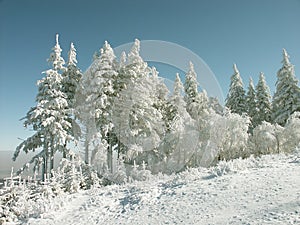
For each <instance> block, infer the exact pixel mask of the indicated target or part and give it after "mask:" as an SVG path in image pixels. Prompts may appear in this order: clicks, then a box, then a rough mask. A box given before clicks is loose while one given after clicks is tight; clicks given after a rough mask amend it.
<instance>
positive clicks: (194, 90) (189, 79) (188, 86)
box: [184, 62, 208, 121]
mask: <svg viewBox="0 0 300 225" xmlns="http://www.w3.org/2000/svg"><path fill="white" fill-rule="evenodd" d="M184 91H185V97H184V99H185V102H186V109H187V112H188V113H189V114H190V115H191V117H192V118H193V119H195V120H196V121H200V120H202V119H203V118H204V117H205V116H206V115H207V114H208V97H207V94H206V92H205V91H203V92H200V93H199V92H198V82H197V74H196V72H195V69H194V65H193V63H192V62H190V65H189V70H188V72H187V73H186V78H185V83H184Z"/></svg>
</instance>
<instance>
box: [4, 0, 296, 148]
mask: <svg viewBox="0 0 300 225" xmlns="http://www.w3.org/2000/svg"><path fill="white" fill-rule="evenodd" d="M299 22H300V0H252V1H246V0H226V1H224V0H199V1H196V0H195V1H188V0H186V1H177V0H175V1H174V0H173V1H172V0H165V1H162V0H159V1H158V0H151V1H149V0H147V1H146V0H127V1H121V0H119V1H116V0H100V1H89V0H82V1H79V0H64V1H62V0H43V1H41V0H0V150H14V149H15V147H16V146H17V145H18V143H19V142H20V141H19V140H17V138H18V137H20V138H26V137H27V136H28V135H30V133H29V132H28V131H25V130H24V129H23V127H22V122H20V121H19V119H20V118H21V117H23V116H24V115H25V114H26V112H27V111H28V109H29V108H30V107H31V106H34V100H35V96H36V93H37V87H36V85H35V84H36V81H37V80H38V79H40V78H41V77H42V75H41V72H42V71H44V70H46V69H48V68H49V66H48V64H47V62H46V59H47V58H48V56H49V54H50V51H51V48H52V47H53V45H54V42H55V34H56V33H59V34H60V44H61V47H62V48H63V51H64V52H63V56H65V57H66V55H67V51H68V49H69V45H70V42H71V41H72V42H74V44H75V46H76V48H77V52H78V61H79V63H78V65H79V67H80V68H81V69H82V70H83V71H84V70H85V69H86V68H87V67H88V66H89V64H90V63H91V59H92V55H93V53H94V52H95V51H97V50H98V49H99V48H100V47H101V46H102V44H103V42H104V41H105V40H108V41H109V42H110V43H111V45H112V46H113V47H116V46H118V45H121V44H124V43H128V42H132V41H133V40H134V38H139V39H140V40H163V41H169V42H174V43H177V44H179V45H182V46H184V47H187V48H188V49H190V50H192V51H193V52H195V53H196V54H198V55H199V56H200V57H201V58H202V59H203V60H204V61H205V62H206V63H207V64H208V66H209V67H210V68H211V70H212V71H213V72H214V74H215V75H216V77H217V79H218V80H219V82H220V84H221V86H222V89H223V90H224V93H225V94H226V93H227V90H228V86H229V79H230V76H231V74H232V73H233V72H232V64H233V63H236V64H237V65H238V68H239V70H240V72H241V75H242V78H243V80H244V84H245V86H247V83H248V79H249V76H252V77H253V78H254V82H255V83H256V82H257V77H258V74H259V72H260V71H263V72H264V73H265V75H266V80H267V82H268V84H269V86H270V88H271V90H272V91H274V85H275V81H276V72H277V70H278V69H279V68H280V67H281V63H280V62H281V58H282V53H281V52H282V48H286V49H287V51H288V53H289V54H290V56H291V58H290V59H291V62H292V63H293V64H294V65H295V69H296V75H297V77H298V78H299V74H300V69H299V66H300V24H299ZM170 75H171V77H170V78H172V77H173V76H174V75H173V74H170Z"/></svg>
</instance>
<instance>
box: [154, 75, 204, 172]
mask: <svg viewBox="0 0 300 225" xmlns="http://www.w3.org/2000/svg"><path fill="white" fill-rule="evenodd" d="M183 89H184V87H183V84H182V82H181V80H180V77H179V74H176V79H175V83H174V90H173V94H172V96H171V97H170V98H169V103H170V106H171V107H170V109H172V110H170V115H169V116H170V118H169V119H170V121H169V129H168V130H167V131H166V134H165V136H164V139H163V141H162V143H161V145H160V147H159V151H160V152H161V154H162V155H163V157H164V160H163V161H162V162H160V163H159V164H157V165H154V166H153V167H154V168H153V170H152V171H154V172H162V171H163V172H166V173H173V172H179V171H182V170H183V169H185V168H186V167H187V166H189V165H188V163H189V162H190V159H191V157H192V156H193V155H194V153H195V151H196V149H197V147H198V145H197V143H198V138H199V131H198V127H197V123H196V121H195V120H193V119H192V118H191V116H190V114H189V113H188V112H187V111H186V102H185V101H184V98H183V95H182V93H183ZM195 143H196V144H195Z"/></svg>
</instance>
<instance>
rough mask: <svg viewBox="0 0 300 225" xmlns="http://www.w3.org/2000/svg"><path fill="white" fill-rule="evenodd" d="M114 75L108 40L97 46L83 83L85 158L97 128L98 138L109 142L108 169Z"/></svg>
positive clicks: (94, 151)
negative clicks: (98, 50) (96, 55)
mask: <svg viewBox="0 0 300 225" xmlns="http://www.w3.org/2000/svg"><path fill="white" fill-rule="evenodd" d="M117 75H118V73H117V64H116V56H115V54H114V51H113V49H112V48H111V46H110V45H109V43H108V42H107V41H105V43H104V45H103V47H102V48H101V49H100V55H99V56H98V57H96V58H95V60H94V62H93V63H92V65H91V66H90V68H89V69H88V71H87V72H86V73H85V78H84V79H83V82H82V86H83V89H84V93H83V95H84V96H85V101H84V102H83V105H84V107H86V108H87V109H88V112H87V113H88V114H89V115H88V116H85V118H84V120H85V121H84V123H85V126H86V128H87V131H86V132H87V138H86V146H85V148H86V149H85V161H86V162H87V163H89V162H90V156H89V152H90V149H89V142H90V141H91V139H92V138H93V136H95V135H96V133H97V131H98V132H100V133H101V138H103V139H104V140H106V142H107V143H108V149H107V154H108V155H107V156H108V157H107V161H108V162H107V163H108V168H109V170H110V171H111V170H112V146H113V144H114V135H113V132H112V130H113V123H112V119H111V115H112V105H113V98H114V96H115V91H114V82H115V79H116V77H117ZM91 123H95V124H91ZM96 151H97V149H94V150H93V152H92V155H91V157H93V156H94V155H95V154H96Z"/></svg>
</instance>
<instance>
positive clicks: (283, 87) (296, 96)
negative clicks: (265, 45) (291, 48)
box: [272, 49, 300, 126]
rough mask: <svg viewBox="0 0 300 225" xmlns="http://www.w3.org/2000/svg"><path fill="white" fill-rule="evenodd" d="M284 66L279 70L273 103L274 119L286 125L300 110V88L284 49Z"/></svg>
mask: <svg viewBox="0 0 300 225" xmlns="http://www.w3.org/2000/svg"><path fill="white" fill-rule="evenodd" d="M282 64H283V65H282V67H281V68H280V70H279V71H278V72H277V82H276V91H275V94H274V97H273V103H272V107H273V110H272V120H273V122H275V123H278V124H279V125H281V126H284V125H285V123H286V121H287V119H288V118H289V116H290V115H292V114H293V112H295V111H300V88H299V86H298V80H297V78H296V76H295V71H294V65H292V64H291V63H290V60H289V55H288V53H287V52H286V50H285V49H283V60H282Z"/></svg>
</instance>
